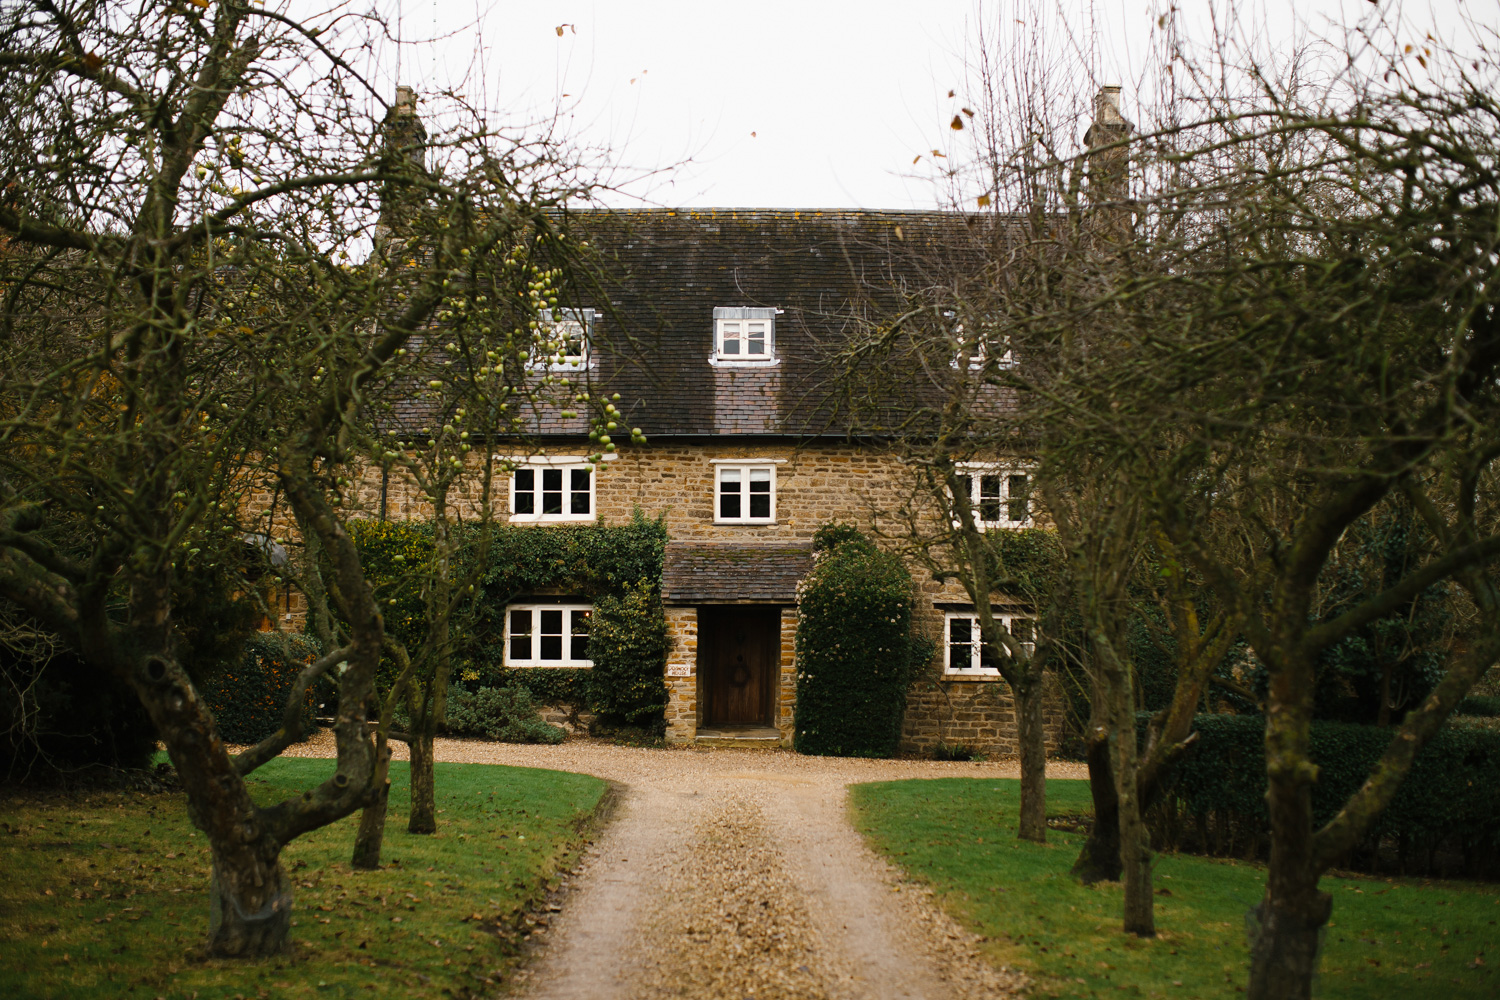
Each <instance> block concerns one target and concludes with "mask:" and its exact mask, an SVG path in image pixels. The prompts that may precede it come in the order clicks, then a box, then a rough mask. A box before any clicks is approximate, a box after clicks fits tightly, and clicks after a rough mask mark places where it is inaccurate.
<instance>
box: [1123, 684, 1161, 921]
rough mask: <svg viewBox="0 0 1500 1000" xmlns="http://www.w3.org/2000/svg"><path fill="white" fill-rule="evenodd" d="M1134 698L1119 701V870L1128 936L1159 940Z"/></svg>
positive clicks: (1128, 696) (1149, 836)
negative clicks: (1140, 782) (1138, 773)
mask: <svg viewBox="0 0 1500 1000" xmlns="http://www.w3.org/2000/svg"><path fill="white" fill-rule="evenodd" d="M1133 702H1134V699H1133V698H1131V697H1130V695H1129V692H1128V690H1127V692H1126V694H1125V696H1124V697H1122V698H1120V701H1119V711H1118V716H1119V717H1120V723H1119V726H1118V731H1117V734H1116V740H1115V755H1116V767H1115V796H1116V799H1117V801H1118V805H1119V817H1118V819H1119V822H1118V829H1119V834H1120V869H1121V873H1122V875H1123V879H1124V882H1125V933H1127V934H1135V935H1137V936H1138V937H1156V916H1155V914H1154V912H1153V910H1152V895H1151V861H1152V855H1151V834H1150V832H1149V831H1148V830H1147V829H1146V821H1145V817H1144V816H1142V815H1141V797H1140V790H1139V789H1138V787H1137V780H1136V751H1135V725H1134V723H1135V713H1134V712H1133V711H1131V708H1132V707H1133Z"/></svg>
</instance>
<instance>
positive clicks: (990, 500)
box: [979, 476, 1000, 521]
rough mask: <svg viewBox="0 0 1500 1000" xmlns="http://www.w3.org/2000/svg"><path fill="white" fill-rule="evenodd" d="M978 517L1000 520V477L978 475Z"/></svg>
mask: <svg viewBox="0 0 1500 1000" xmlns="http://www.w3.org/2000/svg"><path fill="white" fill-rule="evenodd" d="M979 519H980V520H981V521H998V520H1000V477H999V476H980V477H979Z"/></svg>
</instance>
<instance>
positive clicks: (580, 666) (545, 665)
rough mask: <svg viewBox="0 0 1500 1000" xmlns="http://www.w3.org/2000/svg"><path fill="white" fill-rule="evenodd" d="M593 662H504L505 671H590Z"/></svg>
mask: <svg viewBox="0 0 1500 1000" xmlns="http://www.w3.org/2000/svg"><path fill="white" fill-rule="evenodd" d="M593 668H594V661H593V660H583V661H580V662H574V663H559V662H558V661H556V660H546V661H542V660H519V661H515V660H506V661H505V669H507V670H592V669H593Z"/></svg>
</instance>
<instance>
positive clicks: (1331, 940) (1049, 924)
mask: <svg viewBox="0 0 1500 1000" xmlns="http://www.w3.org/2000/svg"><path fill="white" fill-rule="evenodd" d="M851 792H852V795H851V802H852V809H853V813H854V820H855V823H856V825H857V826H858V827H859V828H860V829H861V830H862V831H863V832H864V833H865V835H866V836H867V837H868V838H869V840H870V842H871V844H872V845H874V847H875V848H876V849H877V850H879V851H881V852H883V853H885V854H886V855H888V856H889V857H890V858H891V859H892V860H893V861H895V862H896V863H897V864H899V865H901V866H902V867H903V868H905V869H906V871H907V872H908V873H909V874H910V875H911V876H912V877H914V878H916V879H918V880H920V881H924V882H926V883H928V884H930V885H931V886H933V888H934V889H935V890H936V891H937V893H938V895H939V897H940V898H941V900H942V902H943V904H944V905H945V906H946V907H947V909H948V910H949V912H950V913H952V914H953V915H954V917H955V918H957V919H958V920H959V921H961V922H962V923H963V924H964V925H965V926H967V927H968V928H970V929H971V930H972V931H973V932H974V933H976V934H979V935H982V936H983V937H984V938H985V939H986V940H985V943H984V947H985V948H986V949H988V952H989V957H990V958H991V959H993V960H994V961H996V962H997V963H1002V964H1006V965H1011V966H1014V967H1017V968H1021V969H1024V970H1026V971H1027V972H1028V973H1030V974H1031V975H1032V976H1033V977H1035V979H1036V980H1037V990H1036V993H1037V994H1039V995H1041V996H1061V997H1117V996H1155V997H1184V998H1187V997H1194V998H1196V997H1221V996H1223V997H1227V996H1234V995H1236V994H1237V993H1240V992H1243V988H1244V984H1245V979H1246V969H1247V964H1246V963H1247V957H1246V954H1247V953H1246V945H1245V923H1244V918H1245V912H1246V911H1247V910H1248V909H1249V908H1250V907H1251V906H1253V905H1254V904H1255V903H1256V902H1257V901H1258V900H1259V899H1260V895H1261V891H1262V884H1263V880H1264V877H1265V869H1264V867H1263V866H1261V865H1256V864H1247V863H1244V862H1235V861H1226V860H1220V859H1214V858H1200V857H1191V856H1188V855H1165V856H1163V857H1161V858H1160V859H1159V861H1158V864H1157V867H1156V873H1157V879H1156V885H1157V892H1158V897H1157V928H1158V930H1159V931H1160V936H1159V937H1158V938H1157V939H1156V940H1154V941H1142V940H1138V939H1135V938H1133V937H1127V936H1125V935H1124V934H1121V933H1120V931H1119V927H1120V903H1121V893H1120V887H1119V885H1118V884H1108V885H1100V886H1096V887H1094V888H1086V887H1084V886H1082V885H1080V884H1079V883H1078V882H1076V881H1075V880H1074V879H1072V878H1071V877H1070V876H1069V875H1068V869H1069V868H1070V867H1071V866H1072V864H1073V859H1074V858H1075V857H1076V856H1077V853H1078V845H1079V844H1080V842H1081V841H1082V839H1083V838H1082V836H1081V835H1078V834H1069V833H1059V832H1057V831H1051V832H1050V833H1049V835H1048V843H1047V844H1045V845H1040V844H1029V843H1022V842H1020V841H1017V840H1016V839H1015V829H1016V827H1015V819H1016V813H1017V806H1018V801H1019V794H1020V793H1019V782H1016V781H997V780H993V779H990V780H985V779H972V778H949V779H943V780H936V781H892V782H882V783H878V784H868V785H856V786H854V788H853V789H852V790H851ZM1047 805H1048V812H1049V813H1050V814H1054V815H1057V814H1069V813H1073V814H1077V813H1087V812H1089V811H1090V801H1089V794H1088V783H1087V782H1084V781H1049V782H1048V783H1047ZM1323 886H1324V888H1326V889H1327V890H1328V891H1330V892H1332V893H1333V895H1334V909H1333V920H1332V922H1331V923H1330V925H1329V928H1328V937H1327V941H1326V944H1325V949H1324V953H1323V964H1322V975H1321V980H1320V983H1319V987H1318V991H1317V994H1316V995H1318V996H1320V997H1324V998H1348V1000H1355V998H1359V1000H1365V998H1368V1000H1377V998H1381V1000H1384V998H1390V997H1401V998H1402V1000H1418V998H1424V997H1431V998H1441V1000H1465V998H1474V1000H1479V998H1486V1000H1488V998H1492V997H1495V996H1496V995H1500V975H1497V974H1496V968H1497V966H1500V926H1497V921H1500V885H1490V884H1485V883H1469V882H1433V881H1427V880H1414V879H1379V878H1325V879H1324V880H1323Z"/></svg>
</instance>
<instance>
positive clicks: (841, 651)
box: [793, 525, 916, 757]
mask: <svg viewBox="0 0 1500 1000" xmlns="http://www.w3.org/2000/svg"><path fill="white" fill-rule="evenodd" d="M814 550H815V552H816V560H815V562H814V564H813V568H812V571H811V572H810V573H809V574H808V575H807V578H806V579H805V580H804V581H803V583H802V586H801V589H800V591H799V594H798V620H797V721H796V729H795V733H794V736H793V744H794V746H795V747H796V748H797V750H798V752H800V753H807V754H823V755H829V756H840V757H889V756H891V755H892V754H894V753H895V752H896V745H897V743H898V741H899V740H900V738H901V718H902V716H903V715H904V714H905V712H906V689H907V685H908V684H909V683H910V681H911V677H912V671H913V663H912V660H913V654H914V651H915V648H916V647H915V645H914V643H913V641H912V635H911V613H912V602H913V597H912V580H911V574H910V573H908V572H907V569H906V566H905V564H903V563H902V561H901V560H900V558H898V557H897V556H894V555H891V554H890V553H887V552H882V551H880V550H879V549H878V548H876V547H875V546H874V544H872V543H871V542H870V541H869V540H868V539H866V538H864V537H863V536H861V535H860V534H859V533H858V532H855V531H853V529H851V528H849V527H848V526H846V525H830V526H828V527H825V528H822V529H820V530H819V532H818V536H817V538H816V539H815V541H814Z"/></svg>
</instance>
